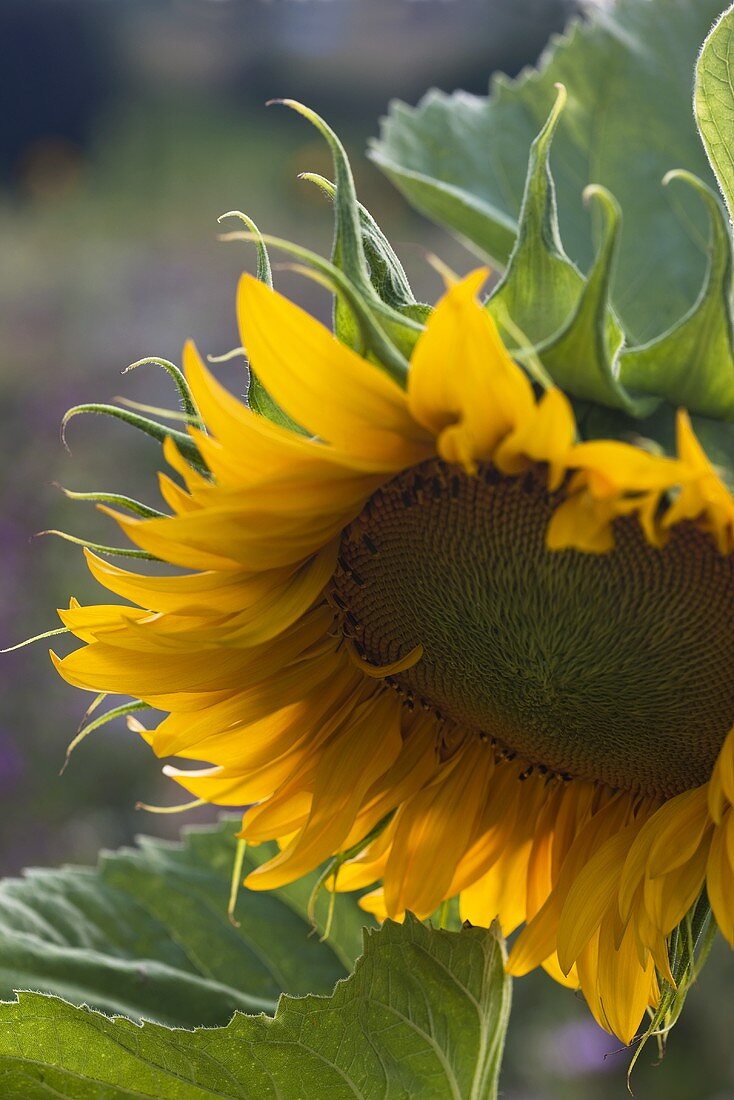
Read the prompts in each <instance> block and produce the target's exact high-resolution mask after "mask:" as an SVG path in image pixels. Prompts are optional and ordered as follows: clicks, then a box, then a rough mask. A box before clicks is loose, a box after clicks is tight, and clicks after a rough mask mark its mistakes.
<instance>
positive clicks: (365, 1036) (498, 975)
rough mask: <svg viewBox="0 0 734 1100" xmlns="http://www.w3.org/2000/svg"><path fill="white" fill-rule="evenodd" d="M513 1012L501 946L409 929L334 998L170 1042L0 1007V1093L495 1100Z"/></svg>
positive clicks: (26, 1007) (70, 1015) (134, 1029)
mask: <svg viewBox="0 0 734 1100" xmlns="http://www.w3.org/2000/svg"><path fill="white" fill-rule="evenodd" d="M509 1008H510V979H509V978H508V977H507V976H506V975H505V973H504V960H503V951H502V946H501V943H500V942H499V941H498V940H497V939H496V938H495V936H494V934H493V933H492V932H491V931H488V930H486V929H480V928H472V929H467V930H464V931H462V932H459V933H456V932H441V931H434V930H431V929H428V928H426V927H425V926H424V925H422V924H420V923H419V922H418V921H416V920H414V919H412V918H408V919H407V920H406V923H405V924H404V925H396V924H393V923H392V922H390V921H388V922H387V923H386V924H385V925H384V926H383V927H382V928H381V929H380V930H379V931H373V932H368V933H367V934H366V936H365V954H364V957H363V958H362V959H360V961H359V962H358V963H357V966H356V969H355V972H354V975H353V976H352V977H351V978H349V979H348V980H347V981H345V982H340V983H339V984H338V985H337V987H336V989H335V990H334V992H333V994H332V995H331V996H330V997H315V996H309V997H304V998H300V999H294V998H291V997H287V996H286V997H283V998H282V999H281V1001H280V1003H279V1005H278V1010H277V1012H276V1014H275V1017H274V1018H271V1017H267V1016H259V1017H252V1016H249V1017H248V1016H242V1015H240V1014H237V1015H236V1016H235V1017H234V1018H233V1020H232V1021H231V1023H230V1024H229V1026H228V1027H226V1028H217V1029H212V1030H200V1031H195V1032H184V1031H170V1030H167V1029H165V1028H163V1027H161V1026H159V1025H156V1024H144V1025H143V1026H142V1027H138V1026H136V1025H135V1024H133V1023H131V1022H130V1021H128V1020H120V1019H117V1020H110V1019H107V1018H105V1017H103V1016H100V1015H97V1014H96V1013H93V1012H90V1011H88V1010H85V1009H75V1008H72V1007H70V1006H69V1005H67V1004H65V1003H64V1002H63V1001H58V1000H54V999H51V998H47V997H43V996H39V995H35V994H22V995H21V997H20V999H19V1001H18V1003H16V1004H6V1005H2V1006H0V1021H1V1023H2V1027H0V1093H1V1094H2V1095H7V1096H13V1097H18V1098H19V1100H22V1098H24V1097H26V1098H31V1097H32V1098H34V1100H35V1098H39V1097H44V1096H49V1097H51V1096H53V1097H56V1098H58V1097H66V1098H69V1100H77V1098H85V1100H86V1098H92V1097H94V1098H98V1100H111V1098H113V1097H120V1096H131V1097H156V1098H160V1100H168V1098H171V1100H173V1098H175V1100H184V1098H185V1100H198V1098H199V1097H201V1098H202V1100H203V1098H205V1097H207V1098H211V1097H212V1096H214V1097H228V1098H232V1100H234V1098H243V1100H276V1098H288V1100H291V1098H293V1100H297V1098H300V1100H306V1098H310V1097H314V1098H316V1097H324V1098H325V1097H328V1098H329V1100H354V1097H362V1098H364V1100H371V1098H374V1100H378V1098H379V1100H405V1098H406V1097H420V1098H421V1100H493V1098H494V1097H496V1096H497V1091H496V1089H497V1077H498V1072H499V1063H500V1058H501V1054H502V1046H503V1043H504V1033H505V1028H506V1025H507V1018H508V1014H509Z"/></svg>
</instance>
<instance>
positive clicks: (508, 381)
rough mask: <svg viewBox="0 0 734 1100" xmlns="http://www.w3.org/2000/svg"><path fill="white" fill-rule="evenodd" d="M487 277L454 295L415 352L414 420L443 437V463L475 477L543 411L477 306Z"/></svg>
mask: <svg viewBox="0 0 734 1100" xmlns="http://www.w3.org/2000/svg"><path fill="white" fill-rule="evenodd" d="M486 277H487V271H486V270H485V269H480V270H479V271H475V272H473V273H472V274H471V275H468V276H467V277H466V278H465V279H463V280H462V281H461V282H459V283H456V284H455V285H454V286H452V287H450V288H449V289H448V291H447V292H446V294H445V295H444V297H443V298H442V299H441V301H440V302H439V303H438V305H437V306H436V309H435V310H434V312H433V313H432V314H431V316H430V318H429V320H428V323H427V325H426V331H425V332H424V333H423V335H422V336H421V337H420V339H419V340H418V342H417V344H416V346H415V349H414V351H413V356H412V359H411V362H410V373H409V376H408V400H409V404H410V410H411V412H412V414H413V416H414V417H415V419H416V420H417V421H418V422H419V423H420V424H422V425H423V426H424V427H425V428H426V429H427V430H428V431H430V432H431V433H432V434H433V435H435V436H436V437H437V439H438V451H439V454H440V455H441V457H442V458H443V459H445V461H447V462H458V463H461V464H462V465H463V466H464V467H465V468H466V469H467V470H468V471H469V472H473V470H474V469H475V466H476V461H477V460H478V459H489V458H491V457H492V453H493V451H494V448H495V447H496V446H497V443H498V442H499V441H500V440H501V439H502V438H503V436H505V435H506V434H507V433H508V432H509V431H511V430H512V429H513V428H516V427H517V426H518V425H519V424H523V423H525V421H526V420H527V419H528V418H529V417H530V416H531V415H532V413H533V410H534V407H535V402H534V398H533V391H532V387H531V385H530V382H529V381H528V379H527V377H526V376H525V374H524V372H523V371H522V370H521V369H520V367H518V366H517V365H516V364H515V363H514V362H513V360H512V358H511V356H510V355H509V353H508V351H507V349H506V348H505V347H504V345H503V343H502V340H501V339H500V336H499V333H498V331H497V326H496V325H495V323H494V321H493V320H492V318H491V317H490V315H489V313H488V312H487V310H486V309H484V308H483V307H482V306H481V305H480V303H479V302H478V301H477V297H476V295H477V293H478V292H479V289H480V287H481V285H482V283H483V282H484V281H485V280H486Z"/></svg>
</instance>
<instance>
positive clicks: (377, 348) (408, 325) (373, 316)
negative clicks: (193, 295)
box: [220, 232, 423, 386]
mask: <svg viewBox="0 0 734 1100" xmlns="http://www.w3.org/2000/svg"><path fill="white" fill-rule="evenodd" d="M220 240H223V241H250V240H254V236H253V234H252V233H249V232H245V233H241V232H236V233H224V234H222V236H221V237H220ZM263 240H265V242H266V243H267V244H269V245H271V247H273V248H278V249H280V250H281V251H283V252H285V253H287V254H288V255H291V256H295V257H296V258H297V259H299V260H302V261H303V262H304V263H305V264H306V266H307V267H308V268H311V270H312V271H314V272H315V273H316V274H317V275H318V276H320V277H321V280H322V281H326V283H327V285H329V286H330V287H331V288H332V290H333V292H334V293H335V294H336V293H338V294H342V295H343V296H344V298H345V299H346V301H347V302H348V303H349V306H350V308H351V309H352V310H353V312H354V314H355V316H356V317H357V320H358V321H359V324H360V328H361V332H362V338H363V340H364V344H365V346H366V348H367V349H369V351H370V352H371V353H372V355H373V356H374V358H375V359H376V360H377V362H379V363H380V364H381V365H382V366H383V367H384V368H385V370H386V372H387V373H388V374H389V375H390V376H391V377H392V378H393V379H394V380H395V381H396V382H398V383H399V384H400V385H401V386H404V385H405V382H406V379H407V375H408V360H407V358H406V354H407V355H409V354H410V351H411V350H412V348H413V346H414V344H415V342H416V340H417V339H418V337H419V336H420V334H421V332H422V331H423V328H422V326H421V325H420V324H418V323H417V322H415V321H412V320H410V319H409V318H404V317H403V316H402V315H401V314H399V313H398V312H397V311H396V310H393V309H390V307H389V306H386V305H385V304H384V303H383V302H381V301H380V299H379V298H377V296H376V295H374V297H370V298H367V297H365V295H364V294H363V293H362V291H361V289H359V288H357V287H355V286H354V285H353V284H352V283H351V282H350V280H349V279H348V278H347V277H346V275H345V274H344V273H343V272H342V271H340V270H339V268H338V267H335V266H334V264H332V263H330V262H329V261H328V260H325V259H324V258H323V257H322V256H319V255H318V253H316V252H312V251H311V249H309V248H304V247H303V246H302V245H299V244H294V243H293V242H292V241H287V240H284V239H283V238H282V237H273V236H271V235H270V234H264V236H263ZM392 336H395V337H396V340H395V341H394V342H393V340H392V339H391V337H392ZM401 345H402V346H401Z"/></svg>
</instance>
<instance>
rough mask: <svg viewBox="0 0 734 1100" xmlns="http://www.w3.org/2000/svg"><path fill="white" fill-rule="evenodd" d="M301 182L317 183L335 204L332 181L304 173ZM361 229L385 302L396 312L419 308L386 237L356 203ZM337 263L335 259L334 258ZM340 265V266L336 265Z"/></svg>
mask: <svg viewBox="0 0 734 1100" xmlns="http://www.w3.org/2000/svg"><path fill="white" fill-rule="evenodd" d="M301 179H303V180H308V181H309V183H315V184H316V186H317V187H319V188H320V189H321V190H322V191H323V192H324V194H326V195H328V197H329V198H330V199H331V200H332V202H335V200H336V193H337V191H336V187H335V185H334V184H333V183H331V181H330V180H327V179H325V178H324V177H323V176H320V175H318V174H317V173H316V172H303V173H302V174H301ZM357 210H358V213H359V227H360V231H361V235H362V244H363V247H364V254H365V258H366V259H367V263H368V264H369V278H370V282H371V283H372V286H373V287H374V288H375V290H376V291H377V293H378V295H379V296H380V298H381V299H382V301H383V302H384V303H385V304H386V305H388V306H392V307H393V308H394V309H403V308H405V307H410V306H414V305H416V304H417V303H416V300H415V298H414V296H413V291H412V290H411V289H410V283H409V282H408V276H407V275H406V274H405V270H404V268H403V265H402V264H401V262H400V260H399V259H398V257H397V256H396V254H395V251H394V249H393V247H392V245H391V244H390V242H389V241H388V239H387V237H386V236H385V234H384V233H383V232H382V230H381V229H380V227H379V225H378V224H377V222H376V221H375V219H374V218H373V217H372V215H371V214H370V212H369V210H368V209H367V208H366V207H365V206H363V205H362V203H361V202H360V203H357ZM335 262H336V259H335ZM337 266H338V264H337Z"/></svg>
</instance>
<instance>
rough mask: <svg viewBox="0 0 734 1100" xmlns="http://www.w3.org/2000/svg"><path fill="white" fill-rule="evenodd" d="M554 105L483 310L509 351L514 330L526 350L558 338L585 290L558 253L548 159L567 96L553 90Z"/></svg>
mask: <svg viewBox="0 0 734 1100" xmlns="http://www.w3.org/2000/svg"><path fill="white" fill-rule="evenodd" d="M557 91H558V94H557V96H556V102H555V104H554V106H553V109H552V110H551V113H550V115H549V117H548V119H547V121H546V123H545V125H544V126H543V128H542V129H541V131H540V133H539V134H538V136H537V137H536V138H535V140H534V141H533V144H532V145H531V147H530V160H529V162H528V170H527V178H526V181H525V190H524V194H523V200H522V207H521V210H520V217H519V221H518V231H517V239H516V241H515V246H514V248H513V251H512V253H511V255H510V258H509V260H508V264H507V271H506V273H505V276H504V278H503V279H502V280H501V282H500V283H499V284H498V286H497V288H496V290H495V292H494V294H493V295H492V297H491V298H490V300H489V302H488V304H487V308H488V309H489V311H490V313H492V314H493V316H494V317H495V320H496V321H497V322H498V324H499V326H500V329H502V331H503V333H504V336H505V340H506V342H507V343H508V345H509V346H510V347H512V345H513V343H514V342H515V341H514V340H513V336H512V333H511V332H508V331H507V330H506V328H505V326H504V325H503V318H504V317H505V316H509V318H511V321H512V324H513V326H514V327H515V328H516V329H517V330H518V331H519V332H520V333H522V335H523V338H524V340H525V341H527V342H528V343H530V344H539V343H542V341H544V340H546V339H548V338H549V337H551V336H553V335H554V334H555V333H556V332H558V331H559V330H560V329H561V328H562V327H563V325H564V323H565V322H566V321H567V320H568V318H569V317H570V315H571V313H572V312H573V310H574V308H575V306H576V304H577V302H578V300H579V297H580V295H581V291H582V288H583V285H584V279H583V276H582V274H581V272H580V271H579V270H578V268H577V267H576V266H575V265H574V264H573V263H572V262H571V261H570V260H569V258H568V256H567V255H566V253H565V252H564V250H563V244H562V243H561V238H560V236H559V232H558V216H557V211H556V191H555V184H554V181H553V176H552V174H551V170H550V164H549V156H550V149H551V142H552V140H553V135H554V133H555V131H556V127H557V126H558V121H559V119H560V117H561V112H562V111H563V107H564V104H565V102H566V90H565V88H563V87H559V88H558V90H557Z"/></svg>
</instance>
